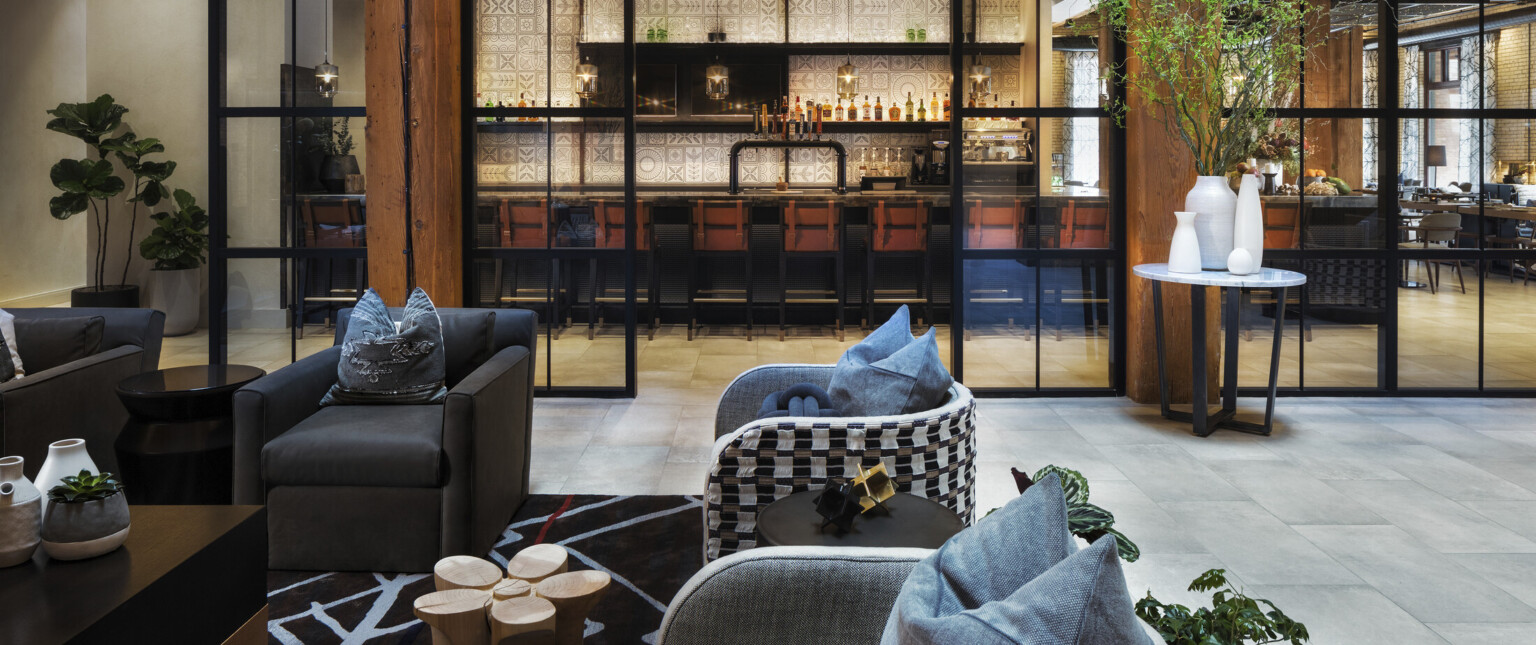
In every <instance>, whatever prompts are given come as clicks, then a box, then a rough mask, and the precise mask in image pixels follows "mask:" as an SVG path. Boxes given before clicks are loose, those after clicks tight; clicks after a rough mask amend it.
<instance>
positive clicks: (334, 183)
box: [320, 155, 362, 194]
mask: <svg viewBox="0 0 1536 645" xmlns="http://www.w3.org/2000/svg"><path fill="white" fill-rule="evenodd" d="M361 172H362V170H361V169H360V168H359V167H358V165H357V157H355V156H353V155H346V156H338V157H326V158H325V162H324V163H323V164H321V166H320V183H322V184H325V190H326V191H328V192H331V193H336V194H340V193H342V192H343V191H345V190H346V189H347V175H356V174H359V173H361Z"/></svg>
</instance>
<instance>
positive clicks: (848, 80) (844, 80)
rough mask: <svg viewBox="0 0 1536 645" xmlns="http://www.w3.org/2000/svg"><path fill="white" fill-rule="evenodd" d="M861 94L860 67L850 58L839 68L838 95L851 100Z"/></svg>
mask: <svg viewBox="0 0 1536 645" xmlns="http://www.w3.org/2000/svg"><path fill="white" fill-rule="evenodd" d="M858 94H859V68H857V67H854V66H853V61H852V60H849V61H848V62H846V63H843V65H842V66H841V67H839V68H837V97H838V98H840V99H843V100H847V101H851V100H853V97H855V96H858Z"/></svg>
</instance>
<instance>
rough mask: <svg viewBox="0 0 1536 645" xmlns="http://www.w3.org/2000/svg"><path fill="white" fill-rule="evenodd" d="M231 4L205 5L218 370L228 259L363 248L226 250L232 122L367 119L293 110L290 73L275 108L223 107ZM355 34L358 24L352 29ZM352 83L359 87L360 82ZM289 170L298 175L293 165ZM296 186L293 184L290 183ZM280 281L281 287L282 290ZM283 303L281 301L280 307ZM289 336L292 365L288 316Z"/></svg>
mask: <svg viewBox="0 0 1536 645" xmlns="http://www.w3.org/2000/svg"><path fill="white" fill-rule="evenodd" d="M229 1H230V0H209V1H208V197H209V199H208V204H209V205H208V213H209V218H208V362H209V363H210V364H212V365H223V364H225V363H227V362H228V360H229V308H228V300H229V262H230V260H278V261H279V263H282V262H296V261H300V260H315V259H329V260H355V259H359V258H361V259H363V260H364V261H366V260H367V257H368V256H367V253H368V250H367V249H366V248H356V249H347V248H305V247H298V246H293V245H291V244H290V245H287V246H276V247H244V246H241V247H230V246H229V184H228V182H229V157H228V154H229V149H228V146H227V145H226V141H225V133H226V126H227V124H228V122H229V121H230V120H233V119H259V118H277V119H284V120H292V119H298V118H303V117H335V118H340V117H363V118H366V117H367V116H368V114H367V108H365V107H295V106H293V105H292V104H291V103H292V97H294V96H295V95H297V91H298V83H299V78H298V75H297V74H290V75H289V78H288V82H289V87H288V88H287V91H286V92H285V93H283V94H282V98H281V100H280V103H283V105H277V106H260V107H230V106H229V105H227V103H228V100H227V98H228V87H229V86H228V75H227V68H226V63H225V61H226V54H227V46H228V43H229V41H228V36H229V31H228V24H227V16H228V5H229ZM298 4H299V0H288V11H289V16H295V15H297V13H298ZM357 28H358V29H359V30H361V29H362V25H357ZM297 29H298V25H297V23H296V21H293V20H291V19H290V21H289V24H288V25H287V31H288V35H289V39H288V41H289V46H288V64H289V65H290V66H291V67H292V68H293V69H295V70H296V69H297V61H296V59H297V49H298V45H297V38H296V37H295V36H296V32H297ZM357 82H361V78H359V79H358V81H357ZM282 144H283V145H285V146H289V147H290V150H289V154H290V155H292V156H293V158H297V156H296V155H295V154H294V153H295V149H296V147H297V143H296V142H295V141H293V140H288V141H284V142H282ZM294 166H295V167H294V168H292V169H290V171H291V172H296V171H297V164H295V165H294ZM292 185H297V184H292ZM286 198H287V201H288V202H289V203H288V204H286V209H285V211H284V212H290V211H291V209H292V208H295V207H296V206H297V197H296V195H288V196H286ZM286 282H287V281H284V284H283V285H280V288H286V287H287V284H286ZM284 304H285V305H286V304H287V303H286V302H285V303H284ZM287 322H288V331H289V345H288V347H289V359H290V360H297V359H298V356H297V351H298V346H297V340H298V338H297V333H298V330H297V328H296V327H295V325H297V324H302V322H303V321H302V319H298V318H295V317H294V316H293V312H292V311H291V310H289V312H288V321H287Z"/></svg>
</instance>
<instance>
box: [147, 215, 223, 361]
mask: <svg viewBox="0 0 1536 645" xmlns="http://www.w3.org/2000/svg"><path fill="white" fill-rule="evenodd" d="M174 198H175V206H176V208H175V209H174V210H170V211H166V212H163V213H155V214H154V215H151V216H150V218H152V219H153V220H154V221H155V229H154V230H153V231H150V233H149V236H148V237H146V238H144V241H142V242H139V255H140V256H142V257H143V258H144V259H146V260H149V261H151V262H154V263H155V266H154V270H153V271H151V272H150V274H149V289H148V295H149V306H150V307H153V308H155V309H158V310H160V311H163V312H165V335H167V336H181V335H184V334H190V333H192V331H193V330H195V329H197V319H198V312H199V311H200V309H201V308H200V307H199V304H200V302H201V296H202V267H203V264H204V263H205V262H207V261H208V258H207V256H206V255H205V254H206V253H207V251H208V233H207V230H208V213H207V212H206V211H204V210H203V207H201V206H198V205H197V199H196V198H195V197H193V196H192V194H191V193H189V192H187V191H185V190H182V189H180V188H178V189H176V192H175V195H174Z"/></svg>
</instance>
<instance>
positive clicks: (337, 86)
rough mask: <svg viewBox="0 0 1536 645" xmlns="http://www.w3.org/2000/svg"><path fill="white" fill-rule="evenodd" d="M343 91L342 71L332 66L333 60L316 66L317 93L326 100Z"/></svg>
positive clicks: (326, 60)
mask: <svg viewBox="0 0 1536 645" xmlns="http://www.w3.org/2000/svg"><path fill="white" fill-rule="evenodd" d="M340 90H341V69H340V68H338V67H336V66H335V65H332V64H331V59H329V58H327V59H325V62H324V63H320V64H319V65H316V66H315V93H317V94H319V95H320V96H323V97H325V98H331V97H333V96H336V92H338V91H340Z"/></svg>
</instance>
